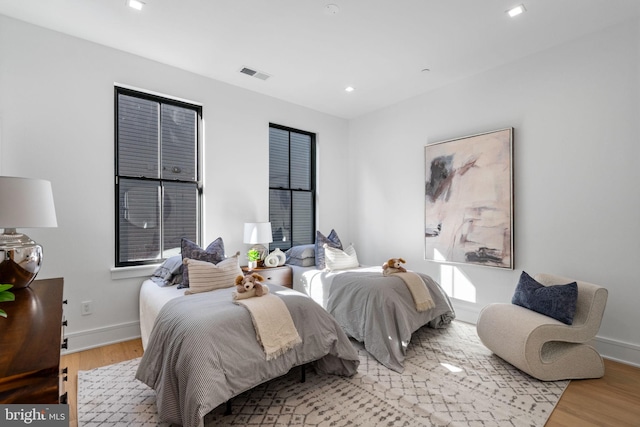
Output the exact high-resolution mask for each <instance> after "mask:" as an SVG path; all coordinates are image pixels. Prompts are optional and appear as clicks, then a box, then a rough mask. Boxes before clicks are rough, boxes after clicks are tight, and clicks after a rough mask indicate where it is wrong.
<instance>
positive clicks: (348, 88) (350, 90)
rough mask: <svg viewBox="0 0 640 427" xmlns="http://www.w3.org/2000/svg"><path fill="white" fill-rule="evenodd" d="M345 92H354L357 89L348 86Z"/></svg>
mask: <svg viewBox="0 0 640 427" xmlns="http://www.w3.org/2000/svg"><path fill="white" fill-rule="evenodd" d="M344 90H346V91H347V92H353V91H354V90H355V89H354V88H353V87H351V86H347V87H346V88H345V89H344Z"/></svg>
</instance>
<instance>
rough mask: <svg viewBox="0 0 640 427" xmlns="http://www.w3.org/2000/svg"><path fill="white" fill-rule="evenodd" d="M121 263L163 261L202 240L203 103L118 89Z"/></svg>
mask: <svg viewBox="0 0 640 427" xmlns="http://www.w3.org/2000/svg"><path fill="white" fill-rule="evenodd" d="M115 111H116V120H115V128H116V129H115V139H116V141H115V145H116V159H115V160H116V165H115V169H116V170H115V182H116V191H115V193H116V194H115V196H116V209H117V212H116V267H123V266H130V265H141V264H149V263H157V262H158V261H159V260H162V259H164V258H167V257H168V256H170V255H173V254H177V253H179V252H180V241H181V239H182V237H186V238H188V239H189V240H192V241H194V242H198V243H199V236H200V210H201V209H200V199H201V195H202V187H201V185H200V182H199V164H200V163H199V156H198V153H199V145H200V122H201V118H202V109H201V107H199V106H197V105H190V104H186V103H183V102H179V101H175V100H171V99H166V98H162V97H158V96H154V95H149V94H145V93H142V92H137V91H133V90H129V89H124V88H118V87H116V90H115Z"/></svg>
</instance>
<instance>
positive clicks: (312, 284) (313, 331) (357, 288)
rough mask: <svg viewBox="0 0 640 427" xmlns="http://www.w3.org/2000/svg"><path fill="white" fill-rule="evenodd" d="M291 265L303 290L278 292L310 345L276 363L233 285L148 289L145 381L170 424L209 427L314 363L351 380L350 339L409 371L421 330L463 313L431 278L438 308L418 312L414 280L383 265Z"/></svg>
mask: <svg viewBox="0 0 640 427" xmlns="http://www.w3.org/2000/svg"><path fill="white" fill-rule="evenodd" d="M290 267H291V268H292V270H293V273H294V277H293V279H294V285H293V286H294V289H293V290H291V289H288V288H284V287H281V286H277V285H270V290H271V293H272V294H274V295H276V296H277V297H279V298H281V299H282V301H283V302H284V304H285V305H286V307H287V309H288V310H289V312H290V314H291V318H292V320H293V323H294V324H295V327H296V329H297V331H298V333H299V335H300V338H301V339H302V343H301V344H300V345H297V346H295V347H294V348H293V349H291V350H289V351H286V352H284V353H283V354H282V355H281V356H279V357H277V358H275V359H272V360H266V358H265V353H264V351H263V348H262V347H261V345H260V343H259V342H258V339H257V338H256V331H255V329H254V326H253V323H252V318H251V315H250V313H249V312H248V310H246V309H245V307H242V306H240V305H237V304H234V302H233V298H232V293H233V292H234V291H235V288H234V287H229V288H223V289H218V290H214V291H210V292H203V293H197V294H193V295H189V296H187V297H183V295H184V291H185V289H179V287H178V286H158V284H156V283H155V282H153V281H151V280H146V281H145V282H144V283H143V284H142V287H141V290H140V329H141V334H142V343H143V348H144V350H145V351H144V355H143V357H142V360H141V363H140V367H139V368H138V372H137V375H136V378H138V379H139V380H140V381H142V382H144V383H145V384H147V385H148V386H149V387H151V388H153V389H154V390H155V391H156V395H157V407H158V414H159V416H160V418H161V419H162V420H164V421H167V422H170V423H173V424H180V425H183V426H184V427H196V426H197V427H199V426H202V423H203V417H204V415H206V414H207V413H208V412H210V411H211V410H213V409H214V408H216V407H217V406H219V405H221V404H223V403H225V402H228V401H229V400H230V399H231V398H232V397H234V396H237V395H238V394H240V393H242V392H244V391H246V390H249V389H251V388H253V387H255V386H256V385H258V384H261V383H263V382H266V381H269V380H271V379H274V378H276V377H279V376H281V375H284V374H286V373H287V372H288V371H289V370H290V369H292V368H293V367H295V366H300V365H305V364H307V363H311V364H312V365H313V366H314V368H315V369H316V371H317V372H319V373H322V374H336V375H344V376H352V375H354V374H355V373H356V372H357V367H358V365H359V358H358V354H357V351H356V350H355V347H354V346H353V345H352V343H351V342H350V340H349V337H351V338H353V339H355V340H357V341H360V342H362V343H363V344H364V347H365V349H366V350H367V351H368V352H369V353H371V354H372V355H373V356H374V357H375V358H376V359H377V360H378V361H379V362H380V363H382V364H383V365H384V366H386V367H388V368H390V369H393V370H395V371H398V372H401V371H402V370H403V363H404V358H405V354H406V348H407V345H408V344H409V341H410V339H411V335H412V333H413V332H415V331H416V330H418V329H419V328H420V327H422V326H424V325H428V326H430V327H434V328H440V327H445V326H446V325H448V324H449V323H450V322H451V321H452V320H453V318H454V317H455V314H454V310H453V308H452V306H451V303H450V301H449V298H448V297H447V295H446V294H445V293H444V291H443V290H442V288H441V287H440V286H439V285H438V284H437V283H436V282H434V281H433V280H432V279H431V278H430V277H429V276H426V275H423V274H420V276H421V277H422V279H423V281H424V282H425V284H426V285H427V288H428V289H429V292H430V294H431V296H432V299H433V302H434V306H433V307H432V308H430V309H428V310H426V311H420V312H419V311H417V310H416V308H415V305H414V301H413V298H412V295H411V293H410V292H409V290H408V289H407V286H406V285H405V283H404V282H403V281H402V280H401V279H399V278H398V277H393V276H383V275H382V271H381V268H380V267H369V268H348V269H344V270H340V271H334V272H328V271H325V270H324V269H322V270H320V269H317V268H315V267H314V266H309V267H299V266H295V265H291V266H290Z"/></svg>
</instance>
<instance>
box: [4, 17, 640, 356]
mask: <svg viewBox="0 0 640 427" xmlns="http://www.w3.org/2000/svg"><path fill="white" fill-rule="evenodd" d="M639 28H640V25H639V24H638V22H637V21H633V22H629V23H628V24H627V25H624V26H619V27H617V28H611V29H608V30H605V31H602V32H599V33H596V34H593V35H590V36H587V37H584V38H581V39H579V40H576V41H574V42H571V43H568V44H565V45H563V46H559V47H556V48H553V49H550V50H547V51H544V52H541V53H539V54H536V55H533V56H530V57H527V58H524V59H522V60H520V61H518V62H516V63H512V64H509V65H507V66H504V67H501V68H498V69H494V70H490V71H487V72H485V73H484V74H482V75H479V76H476V77H474V78H470V79H467V80H464V81H461V82H458V83H456V84H453V85H451V86H448V87H446V88H443V89H441V90H437V91H434V92H431V93H428V94H425V95H422V96H419V97H416V98H414V99H411V100H408V101H405V102H403V103H400V104H397V105H394V106H391V107H389V108H386V109H383V110H380V111H378V112H375V113H372V114H369V115H366V116H364V117H361V118H358V119H355V120H352V121H350V122H346V121H344V120H341V119H337V118H335V117H331V116H328V115H324V114H320V113H317V112H314V111H311V110H308V109H305V108H302V107H299V106H296V105H292V104H289V103H285V102H281V101H278V100H275V99H272V98H269V97H265V96H262V95H259V94H256V93H253V92H250V91H246V90H242V89H239V88H236V87H233V86H229V85H226V84H223V83H220V82H216V81H212V80H210V79H205V78H203V77H200V76H197V75H194V74H191V73H187V72H185V71H182V70H179V69H176V68H172V67H168V66H165V65H162V64H159V63H155V62H152V61H148V60H145V59H142V58H140V57H136V56H133V55H129V54H126V53H123V52H120V51H116V50H113V49H110V48H106V47H103V46H99V45H96V44H93V43H90V42H86V41H82V40H78V39H75V38H72V37H68V36H65V35H62V34H59V33H55V32H52V31H48V30H44V29H42V28H39V27H35V26H31V25H28V24H25V23H22V22H20V21H16V20H13V19H10V18H7V17H4V16H0V174H3V175H16V176H31V177H39V178H44V179H49V180H51V181H52V184H53V189H54V196H55V201H56V207H57V214H58V223H59V227H58V228H56V229H34V230H25V231H26V232H27V233H28V234H29V235H30V236H31V237H33V238H34V239H35V240H36V241H38V242H40V243H41V244H43V245H44V248H45V262H44V267H43V269H42V271H41V273H40V275H39V277H40V278H46V277H57V276H62V277H64V278H65V297H66V298H67V299H68V300H69V306H68V307H67V308H66V309H65V313H66V317H67V319H68V320H69V327H68V328H67V336H68V337H69V338H70V346H71V351H75V350H78V349H81V348H86V347H91V346H95V345H100V344H103V343H106V342H109V341H117V340H123V339H127V338H130V337H132V336H135V335H137V334H138V333H139V330H138V291H139V287H140V283H141V280H142V278H140V277H134V278H127V279H114V278H113V277H112V273H111V268H112V267H113V264H114V259H113V258H114V202H113V199H114V197H113V194H114V185H113V166H114V163H113V152H114V139H113V129H114V124H113V86H114V83H116V82H117V83H122V84H127V85H130V86H135V87H139V88H143V89H147V90H151V91H156V92H160V93H164V94H167V95H171V96H176V97H180V98H184V99H189V100H193V101H196V102H200V103H202V104H203V106H204V120H205V126H206V129H205V132H206V146H205V159H204V169H205V198H206V202H205V225H206V229H205V236H204V240H205V243H208V242H209V241H211V240H213V239H214V238H216V237H217V236H222V237H223V238H224V240H225V244H226V248H227V252H230V253H233V252H235V251H237V250H241V251H244V250H245V249H246V247H245V245H243V244H242V235H241V234H242V231H241V230H242V223H243V222H244V221H245V220H259V219H265V218H266V217H267V214H268V200H267V187H266V186H267V177H268V164H267V162H266V157H267V152H268V147H267V133H268V129H267V125H268V123H269V122H275V123H279V124H282V125H285V126H291V127H295V128H299V129H303V130H307V131H312V132H317V134H318V146H319V147H318V167H319V170H320V171H323V170H324V171H330V173H322V172H321V173H320V182H319V184H318V190H319V191H318V199H319V212H318V218H319V220H318V228H319V229H320V230H323V231H324V232H325V233H328V231H329V230H330V229H331V228H336V230H338V232H339V233H340V236H341V238H342V239H343V240H344V241H349V242H354V243H355V244H356V247H357V249H358V255H359V258H360V259H361V261H362V262H363V263H367V264H381V263H382V262H383V261H384V260H386V259H387V258H389V257H392V256H402V257H404V258H405V259H407V261H408V266H409V268H411V269H414V270H418V271H424V272H427V273H429V274H431V275H433V276H434V277H435V278H436V279H438V280H441V281H443V282H445V281H447V280H448V277H450V275H451V272H450V271H449V270H448V269H450V267H448V266H445V267H442V266H441V265H440V264H437V263H433V262H428V261H424V259H423V254H424V250H423V240H422V237H421V234H422V230H423V226H424V218H423V209H424V199H423V197H424V193H423V190H424V145H425V144H427V143H431V142H436V141H441V140H446V139H451V138H455V137H460V136H465V135H469V134H474V133H478V132H482V131H489V130H494V129H499V128H504V127H510V126H512V127H514V128H515V143H514V149H515V159H514V160H515V161H514V168H515V218H516V220H515V262H516V268H515V270H514V271H505V270H498V269H491V268H484V267H476V266H456V274H457V276H456V277H455V278H456V280H455V289H454V294H455V295H456V296H458V297H460V298H459V299H454V303H455V305H456V309H457V312H458V316H459V318H461V319H464V320H468V321H472V322H473V321H475V318H476V316H477V313H478V312H479V310H480V308H481V307H482V306H484V305H485V304H487V303H489V302H493V301H505V302H506V301H509V300H510V298H511V295H512V293H513V290H514V288H515V284H516V283H517V280H518V276H519V274H520V272H521V271H522V270H526V271H528V272H531V273H535V272H538V271H548V272H553V273H557V274H562V275H566V276H571V277H576V278H579V279H584V280H589V281H593V282H595V283H600V284H603V285H605V286H607V287H608V288H609V302H608V306H607V310H606V312H605V318H604V322H603V324H602V328H601V330H600V335H599V339H598V343H597V344H598V347H599V348H600V349H601V351H603V352H604V353H605V354H606V355H608V356H609V357H612V358H617V359H621V360H625V361H628V362H631V363H635V364H638V365H640V355H639V354H640V333H639V332H638V329H637V325H638V324H640V310H638V309H637V303H638V301H640V285H638V281H637V280H636V279H635V278H636V265H637V264H638V263H637V256H638V254H640V225H639V224H638V212H639V208H640V192H638V190H637V188H636V185H637V184H636V183H637V182H638V181H639V178H640V168H638V167H637V163H638V162H639V161H640V155H639V154H640V146H639V138H638V137H639V136H640V131H639V126H640V125H639V123H640V107H639V103H640V69H639V68H640V66H639V65H640V35H639V34H640V29H639ZM260 83H265V82H260ZM267 84H268V83H267ZM248 174H251V175H252V176H254V177H257V178H258V179H257V181H258V182H261V183H262V184H260V185H258V186H255V185H254V184H252V182H253V181H254V180H253V179H251V180H249V179H247V175H248ZM345 180H348V182H349V185H348V186H346V187H345V186H344V184H343V183H344V182H345ZM469 290H471V291H474V292H475V296H474V298H467V297H466V295H467V294H468V293H469V292H468V291H469ZM463 298H466V299H475V302H469V301H465V300H464V299H463ZM86 300H91V301H93V302H94V314H92V315H90V316H81V315H80V303H81V302H82V301H86Z"/></svg>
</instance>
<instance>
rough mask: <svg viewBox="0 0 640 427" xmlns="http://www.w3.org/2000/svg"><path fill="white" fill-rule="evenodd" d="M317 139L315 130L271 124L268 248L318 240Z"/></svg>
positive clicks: (286, 246)
mask: <svg viewBox="0 0 640 427" xmlns="http://www.w3.org/2000/svg"><path fill="white" fill-rule="evenodd" d="M315 143H316V136H315V134H313V133H309V132H304V131H300V130H296V129H291V128H287V127H284V126H279V125H275V124H270V125H269V221H271V229H272V232H273V243H272V244H271V245H270V247H269V249H270V250H273V249H275V248H280V249H282V250H286V249H289V248H290V247H291V246H295V245H303V244H309V243H313V242H314V241H315V229H316V223H315V217H316V209H315V200H316V197H315V185H316V184H315V182H316V180H315Z"/></svg>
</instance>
